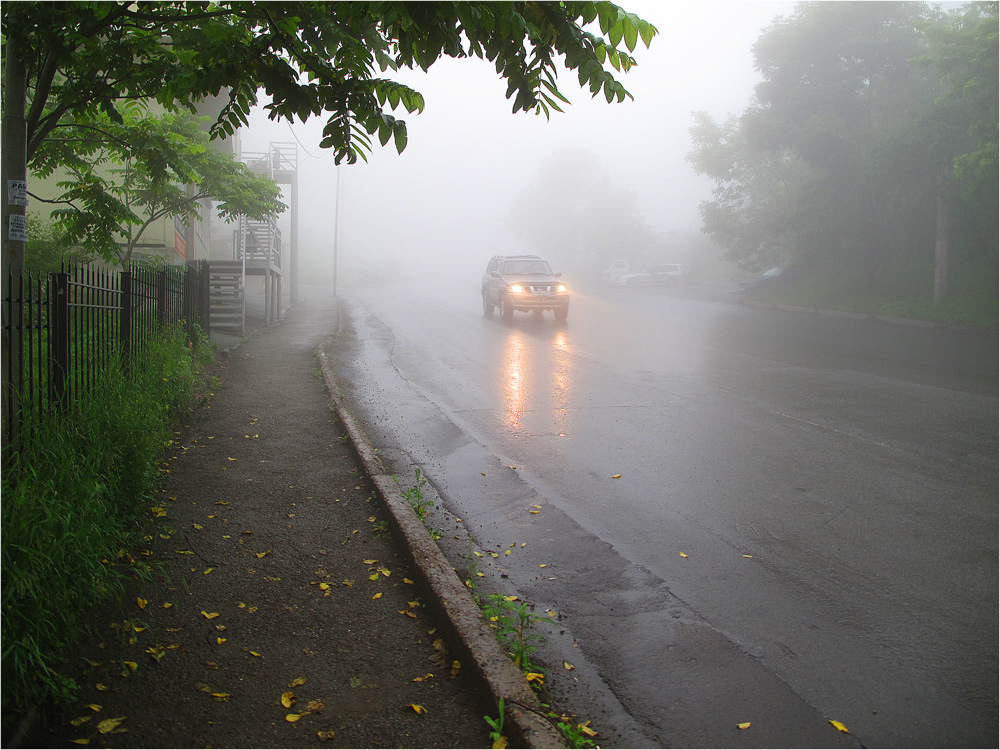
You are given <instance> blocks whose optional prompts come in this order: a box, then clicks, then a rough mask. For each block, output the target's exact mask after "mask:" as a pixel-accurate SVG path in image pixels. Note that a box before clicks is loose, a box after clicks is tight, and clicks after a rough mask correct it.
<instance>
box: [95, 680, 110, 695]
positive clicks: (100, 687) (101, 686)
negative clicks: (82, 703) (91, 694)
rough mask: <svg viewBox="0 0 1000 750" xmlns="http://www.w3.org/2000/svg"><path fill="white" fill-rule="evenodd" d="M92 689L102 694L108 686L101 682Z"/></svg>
mask: <svg viewBox="0 0 1000 750" xmlns="http://www.w3.org/2000/svg"><path fill="white" fill-rule="evenodd" d="M94 687H95V688H97V689H98V690H100V691H101V692H102V693H103V692H104V691H106V690H107V689H108V686H107V685H105V684H104V683H101V682H98V683H97V684H95V685H94Z"/></svg>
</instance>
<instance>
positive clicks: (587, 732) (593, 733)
mask: <svg viewBox="0 0 1000 750" xmlns="http://www.w3.org/2000/svg"><path fill="white" fill-rule="evenodd" d="M577 727H579V728H580V731H581V732H583V733H584V734H585V735H587V736H588V737H596V736H597V732H596V731H594V730H593V729H591V728H590V720H589V719H588V720H587V721H585V722H583V724H577Z"/></svg>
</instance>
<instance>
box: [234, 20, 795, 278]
mask: <svg viewBox="0 0 1000 750" xmlns="http://www.w3.org/2000/svg"><path fill="white" fill-rule="evenodd" d="M623 7H625V8H626V10H628V11H630V12H634V13H637V14H638V15H639V16H640V17H641V18H644V19H646V20H648V21H650V22H651V23H653V24H654V25H656V27H657V28H658V29H659V32H660V33H659V35H658V36H657V37H655V38H654V40H653V43H652V46H651V48H650V49H646V48H644V47H642V46H641V42H640V46H639V47H638V48H637V49H636V51H635V57H636V59H637V61H638V65H637V66H636V67H634V68H633V69H632V70H631V71H630V72H628V73H627V74H623V75H621V76H618V77H619V79H620V80H621V81H622V82H623V83H624V85H625V87H626V88H627V89H628V90H629V91H630V92H631V93H632V94H633V96H634V97H635V100H634V101H631V100H626V101H625V102H623V103H620V104H618V103H616V104H608V103H607V102H606V101H605V99H604V97H603V95H599V96H598V97H597V98H596V99H592V98H591V97H590V93H589V91H587V90H584V89H581V88H580V87H579V85H578V83H577V80H576V78H575V76H573V75H571V74H569V73H565V72H564V73H563V74H562V75H560V78H559V81H560V89H561V91H562V92H563V94H564V95H565V96H566V97H567V98H568V99H569V100H570V102H571V103H572V105H571V106H569V107H564V109H565V112H564V113H562V114H560V113H558V112H553V113H552V117H551V119H549V120H548V121H547V120H546V119H545V117H544V116H535V115H534V114H531V113H528V114H526V113H519V114H516V115H515V114H512V113H511V102H510V101H508V100H507V99H506V98H505V96H504V94H505V91H506V84H505V82H504V81H503V80H501V79H500V78H499V76H498V75H497V73H496V71H495V68H494V66H493V64H492V63H490V62H488V61H481V60H479V59H477V58H471V59H462V60H452V59H450V58H444V59H442V60H440V61H438V62H437V63H436V64H435V65H434V66H433V67H432V68H431V69H430V71H429V72H428V73H426V74H425V73H423V72H421V71H416V72H414V71H400V72H399V73H398V74H396V75H395V76H394V77H395V78H396V80H399V81H401V82H403V83H406V84H407V85H409V86H411V87H412V88H414V89H416V90H417V91H419V92H421V93H422V94H423V96H424V99H425V103H426V107H425V110H424V112H423V113H422V114H419V115H417V114H414V115H407V114H406V113H405V111H404V110H402V108H400V109H399V110H397V111H396V112H395V114H396V115H397V116H398V117H402V118H404V119H405V120H406V123H407V129H408V135H409V141H408V145H407V148H406V149H405V151H404V152H403V153H402V154H397V153H396V150H395V148H394V147H393V146H392V144H391V142H390V144H389V145H388V146H387V147H381V146H379V145H378V141H377V139H375V145H374V150H373V153H371V154H370V155H369V158H368V161H367V163H366V162H363V161H361V160H359V162H358V163H357V164H354V165H346V164H344V165H342V166H341V167H340V168H339V171H340V201H339V216H340V225H341V226H340V234H339V240H338V257H339V262H338V270H339V276H338V284H339V285H347V284H350V283H353V282H354V280H356V279H357V275H358V271H359V269H360V268H362V267H363V266H364V265H365V264H366V263H371V262H378V263H381V264H382V265H383V267H388V268H398V269H401V270H405V272H407V273H413V272H419V271H420V270H424V271H427V272H428V273H431V274H436V275H440V274H442V273H448V274H449V276H451V277H452V278H454V277H455V276H456V275H458V274H461V275H463V276H465V275H469V274H481V273H482V269H483V268H484V267H485V264H486V260H487V259H488V258H489V256H491V255H493V254H498V253H516V252H535V251H536V250H537V248H532V247H531V246H530V243H529V242H527V241H526V238H525V234H524V232H525V229H528V230H531V227H523V226H522V227H521V228H520V230H521V231H518V230H519V227H518V226H517V224H518V219H517V217H514V216H513V215H512V214H513V206H514V204H515V201H517V199H518V198H519V197H522V198H523V196H524V195H525V194H526V193H530V191H531V188H532V186H534V185H535V184H536V181H537V180H538V179H539V175H540V171H541V170H542V169H544V168H545V166H546V165H550V169H551V165H552V164H554V163H557V162H558V160H559V158H560V155H562V158H563V160H564V161H565V160H566V159H567V158H573V157H574V156H576V155H579V156H580V157H582V158H583V159H584V160H585V161H586V162H587V163H588V164H590V165H591V166H592V167H593V169H594V170H596V172H597V173H598V174H597V175H596V177H597V178H598V179H600V180H601V181H603V182H604V184H606V185H609V186H610V188H611V189H613V190H615V191H623V192H624V194H625V195H627V196H629V199H630V201H632V202H633V205H634V213H635V215H636V216H637V218H638V219H639V220H641V221H642V222H644V223H645V224H646V225H648V227H649V229H651V230H652V231H653V232H655V233H656V234H657V237H658V238H659V240H663V242H664V243H666V244H667V245H668V246H669V245H670V244H671V243H670V242H668V241H667V238H672V246H673V247H674V248H675V249H674V250H670V251H666V252H668V254H669V253H673V254H672V255H670V257H663V256H662V254H660V255H658V256H656V257H657V259H658V260H659V261H661V262H662V261H674V262H678V261H688V260H690V256H691V254H692V253H694V252H704V250H703V243H704V240H703V239H700V238H699V235H698V231H699V228H700V217H699V215H698V204H699V202H701V201H702V200H705V199H706V198H708V197H709V196H710V192H711V187H712V186H711V183H710V182H709V181H708V180H707V179H705V178H702V177H699V176H697V175H695V174H694V172H693V170H692V169H691V167H690V165H688V164H687V163H686V161H685V158H684V157H685V154H686V153H687V152H688V151H689V150H690V147H691V145H690V137H689V133H688V129H689V127H690V126H691V124H692V119H691V113H692V112H695V111H707V112H709V113H710V114H711V115H712V116H713V117H715V118H717V119H718V118H725V117H726V116H727V115H729V114H736V113H739V112H741V111H742V110H743V109H744V108H745V107H746V106H747V104H748V103H749V101H750V97H751V95H752V92H753V87H754V85H755V84H756V82H757V80H758V77H757V74H756V72H755V71H754V70H753V62H752V56H751V51H750V48H751V45H752V44H753V43H754V41H756V39H757V37H758V36H759V35H760V32H761V30H762V29H763V28H765V27H766V26H768V25H769V24H770V23H771V22H772V21H773V20H774V19H775V17H777V16H780V15H788V14H790V13H791V12H792V10H793V8H794V3H791V2H643V1H634V0H633V1H630V2H624V3H623ZM323 122H324V121H323V120H321V119H312V120H310V121H308V122H306V123H296V124H295V125H294V126H293V125H290V124H289V123H286V122H271V121H269V120H267V118H266V116H265V115H264V114H263V111H262V110H258V111H256V112H255V113H253V115H252V117H251V123H250V127H249V128H246V129H244V131H243V132H242V147H243V150H244V151H263V150H265V149H267V148H268V144H269V143H272V142H282V143H291V142H297V143H298V178H299V201H300V202H299V258H300V280H301V281H302V282H303V283H307V282H308V283H312V282H321V283H332V280H333V247H334V215H335V207H336V203H337V198H336V196H337V188H336V186H337V168H336V167H335V166H334V163H333V154H332V152H331V151H330V150H327V149H321V148H320V147H319V141H320V138H321V132H322V127H323ZM567 152H569V156H567ZM566 179H567V180H569V179H571V178H569V177H568V176H567V178H566ZM569 187H572V186H571V185H567V188H569ZM285 202H286V203H288V202H289V200H288V198H287V196H286V201H285ZM280 223H281V226H282V230H283V234H284V236H285V237H286V238H287V237H289V213H288V212H286V214H285V215H284V216H283V217H282V219H281V222H280ZM659 240H658V241H659ZM623 241H624V240H623ZM567 242H569V240H568V239H567ZM552 244H553V245H558V244H563V243H560V242H558V240H557V241H555V242H553V243H552ZM654 250H655V249H654ZM651 252H653V251H651ZM551 255H553V256H554V261H555V263H556V265H567V263H561V260H562V259H563V258H572V248H571V247H568V248H567V247H558V248H557V247H553V251H552V253H551ZM650 257H653V256H650ZM570 270H572V269H570Z"/></svg>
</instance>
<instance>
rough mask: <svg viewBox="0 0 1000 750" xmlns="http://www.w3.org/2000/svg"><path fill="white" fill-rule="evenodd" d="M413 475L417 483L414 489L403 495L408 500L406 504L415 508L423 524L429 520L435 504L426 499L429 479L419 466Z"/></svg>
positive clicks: (407, 490) (405, 491)
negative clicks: (425, 487) (425, 488)
mask: <svg viewBox="0 0 1000 750" xmlns="http://www.w3.org/2000/svg"><path fill="white" fill-rule="evenodd" d="M413 474H414V476H415V477H416V482H417V483H416V484H415V485H414V486H413V487H410V488H409V489H406V490H403V492H402V494H403V497H405V498H406V502H408V503H409V504H410V507H411V508H413V512H414V513H416V514H417V518H419V519H420V520H421V522H423V521H424V520H425V519H426V518H427V514H428V513H430V512H431V508H433V507H434V502H433V501H432V500H430V499H428V498H425V497H424V489H423V488H424V485H425V484H427V479H426V478H425V477H424V475H423V474H422V473H421V471H420V467H419V466H418V467H417V468H416V469H414V470H413Z"/></svg>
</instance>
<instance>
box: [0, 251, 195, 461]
mask: <svg viewBox="0 0 1000 750" xmlns="http://www.w3.org/2000/svg"><path fill="white" fill-rule="evenodd" d="M8 281H9V285H8V287H7V288H8V289H9V290H10V291H9V294H7V295H6V296H5V297H4V299H3V300H2V303H3V308H2V309H3V381H4V391H3V412H4V414H3V442H4V445H5V446H7V445H10V444H11V443H12V442H14V441H15V438H16V436H17V435H18V434H19V424H20V414H21V410H22V409H23V408H31V409H32V410H37V413H45V411H46V410H47V409H50V408H52V407H55V406H64V405H66V404H68V403H70V402H71V401H72V400H73V399H79V398H86V396H87V394H88V393H89V392H90V390H91V389H92V388H93V386H94V384H95V382H96V379H97V377H98V373H99V372H100V370H101V368H102V367H104V366H105V365H106V364H107V362H108V359H109V358H110V357H111V356H112V354H113V353H115V352H120V353H121V358H122V362H123V365H124V367H125V368H126V370H127V369H128V368H129V366H130V363H131V361H132V360H133V358H135V357H139V356H142V351H143V349H144V348H145V346H146V345H147V343H148V342H149V340H150V339H151V338H152V337H153V336H154V335H155V334H156V333H157V332H158V331H159V330H161V329H163V328H164V327H165V326H167V325H171V324H173V323H174V322H176V321H183V322H184V323H185V324H186V326H187V331H188V338H189V340H190V341H192V342H194V341H195V340H196V335H195V326H196V325H197V326H200V327H201V329H202V330H203V331H205V332H206V333H208V330H209V272H208V265H207V263H205V262H204V261H199V262H196V263H191V264H188V265H187V266H184V267H171V268H167V269H159V270H157V269H150V268H144V267H141V266H135V265H133V266H130V267H129V268H128V269H127V270H125V271H108V270H104V269H99V268H95V267H93V266H81V267H78V268H73V269H68V270H65V269H64V271H62V272H60V273H51V274H47V275H45V276H41V277H32V276H30V275H24V276H13V275H11V276H10V277H9V279H8Z"/></svg>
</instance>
